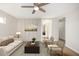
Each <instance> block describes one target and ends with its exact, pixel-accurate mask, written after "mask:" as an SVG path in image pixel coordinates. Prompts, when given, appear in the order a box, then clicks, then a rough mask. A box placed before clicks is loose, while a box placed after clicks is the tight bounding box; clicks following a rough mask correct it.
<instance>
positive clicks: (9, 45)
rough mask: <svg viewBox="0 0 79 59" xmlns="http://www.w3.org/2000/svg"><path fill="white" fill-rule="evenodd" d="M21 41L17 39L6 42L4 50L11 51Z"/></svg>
mask: <svg viewBox="0 0 79 59" xmlns="http://www.w3.org/2000/svg"><path fill="white" fill-rule="evenodd" d="M21 43H22V41H19V40H15V41H14V42H12V43H11V44H8V45H7V46H5V51H6V52H7V53H9V52H11V51H12V50H13V49H14V48H16V47H17V46H18V45H19V44H21Z"/></svg>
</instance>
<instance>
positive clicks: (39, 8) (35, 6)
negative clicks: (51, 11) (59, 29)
mask: <svg viewBox="0 0 79 59" xmlns="http://www.w3.org/2000/svg"><path fill="white" fill-rule="evenodd" d="M47 4H49V3H33V6H21V7H22V8H33V11H32V14H34V13H35V12H36V11H38V10H40V11H42V12H44V13H45V12H46V11H45V10H44V9H43V8H41V7H42V6H45V5H47Z"/></svg>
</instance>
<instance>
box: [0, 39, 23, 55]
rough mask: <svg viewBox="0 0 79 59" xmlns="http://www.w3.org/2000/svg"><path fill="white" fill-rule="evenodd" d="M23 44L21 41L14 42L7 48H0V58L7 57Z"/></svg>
mask: <svg viewBox="0 0 79 59" xmlns="http://www.w3.org/2000/svg"><path fill="white" fill-rule="evenodd" d="M22 44H23V41H22V40H14V41H13V42H12V43H9V44H8V45H7V46H0V56H9V55H11V54H12V53H13V52H14V51H15V50H16V49H18V48H19V47H20V46H21V45H22Z"/></svg>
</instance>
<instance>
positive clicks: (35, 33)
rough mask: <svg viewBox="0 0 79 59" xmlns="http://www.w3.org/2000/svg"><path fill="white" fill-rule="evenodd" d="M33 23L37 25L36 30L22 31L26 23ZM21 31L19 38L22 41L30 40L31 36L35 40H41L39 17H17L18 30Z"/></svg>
mask: <svg viewBox="0 0 79 59" xmlns="http://www.w3.org/2000/svg"><path fill="white" fill-rule="evenodd" d="M30 24H34V25H36V26H37V31H30V32H29V31H26V32H25V31H24V29H25V28H26V27H27V25H30ZM17 31H20V32H21V38H23V40H24V41H31V40H32V38H33V37H35V38H36V40H37V41H40V40H41V20H40V19H19V20H18V30H17Z"/></svg>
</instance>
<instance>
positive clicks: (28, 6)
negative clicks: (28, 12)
mask: <svg viewBox="0 0 79 59" xmlns="http://www.w3.org/2000/svg"><path fill="white" fill-rule="evenodd" d="M21 7H22V8H34V6H21Z"/></svg>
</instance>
